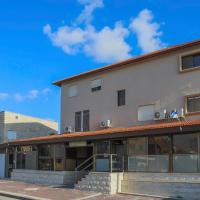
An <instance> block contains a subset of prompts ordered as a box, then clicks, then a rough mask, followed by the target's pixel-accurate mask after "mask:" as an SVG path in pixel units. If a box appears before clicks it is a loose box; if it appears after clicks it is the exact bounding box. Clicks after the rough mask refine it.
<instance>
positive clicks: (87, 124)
mask: <svg viewBox="0 0 200 200" xmlns="http://www.w3.org/2000/svg"><path fill="white" fill-rule="evenodd" d="M89 130H90V111H89V110H85V111H83V131H89Z"/></svg>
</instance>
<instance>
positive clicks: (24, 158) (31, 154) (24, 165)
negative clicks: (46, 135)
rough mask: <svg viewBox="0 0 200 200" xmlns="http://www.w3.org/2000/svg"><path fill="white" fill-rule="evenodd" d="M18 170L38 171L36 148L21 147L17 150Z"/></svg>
mask: <svg viewBox="0 0 200 200" xmlns="http://www.w3.org/2000/svg"><path fill="white" fill-rule="evenodd" d="M17 169H37V148H36V146H21V147H18V148H17Z"/></svg>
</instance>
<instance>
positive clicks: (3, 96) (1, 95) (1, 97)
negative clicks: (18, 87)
mask: <svg viewBox="0 0 200 200" xmlns="http://www.w3.org/2000/svg"><path fill="white" fill-rule="evenodd" d="M9 97H10V95H9V94H8V93H4V92H2V93H0V100H6V99H8V98H9Z"/></svg>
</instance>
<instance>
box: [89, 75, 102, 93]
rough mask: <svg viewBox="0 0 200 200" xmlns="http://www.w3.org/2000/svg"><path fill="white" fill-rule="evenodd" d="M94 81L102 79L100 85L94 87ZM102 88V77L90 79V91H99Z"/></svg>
mask: <svg viewBox="0 0 200 200" xmlns="http://www.w3.org/2000/svg"><path fill="white" fill-rule="evenodd" d="M94 81H100V85H99V86H96V87H93V86H92V84H93V82H94ZM101 90H102V79H101V78H95V79H93V80H91V81H90V91H91V92H92V93H94V92H99V91H101Z"/></svg>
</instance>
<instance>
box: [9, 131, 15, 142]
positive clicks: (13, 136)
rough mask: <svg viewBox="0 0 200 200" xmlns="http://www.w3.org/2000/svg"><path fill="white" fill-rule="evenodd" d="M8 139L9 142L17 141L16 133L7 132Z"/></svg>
mask: <svg viewBox="0 0 200 200" xmlns="http://www.w3.org/2000/svg"><path fill="white" fill-rule="evenodd" d="M7 138H8V140H16V139H17V133H16V131H7Z"/></svg>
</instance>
